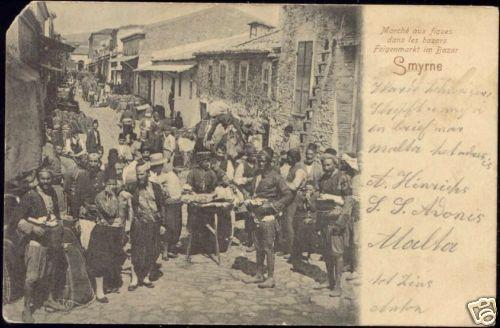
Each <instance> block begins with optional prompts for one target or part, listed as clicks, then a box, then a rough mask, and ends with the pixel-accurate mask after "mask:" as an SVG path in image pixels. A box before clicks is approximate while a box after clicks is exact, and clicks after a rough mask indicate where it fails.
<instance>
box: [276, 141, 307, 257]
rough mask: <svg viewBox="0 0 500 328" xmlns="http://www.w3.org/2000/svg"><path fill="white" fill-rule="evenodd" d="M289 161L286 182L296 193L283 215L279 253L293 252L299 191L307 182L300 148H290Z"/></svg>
mask: <svg viewBox="0 0 500 328" xmlns="http://www.w3.org/2000/svg"><path fill="white" fill-rule="evenodd" d="M287 162H288V164H289V165H290V170H289V172H288V176H287V178H286V184H287V186H288V188H290V189H291V190H292V192H293V194H294V199H293V201H292V203H291V204H290V205H288V207H287V209H286V212H285V215H284V217H283V224H282V227H283V232H284V233H283V240H282V247H283V251H282V252H280V254H279V255H287V254H291V252H292V246H293V242H294V238H295V236H294V233H295V231H294V218H295V212H296V211H297V206H298V204H299V203H300V201H299V199H298V196H297V194H298V191H299V189H301V188H302V187H303V186H304V185H305V182H306V178H307V172H306V170H305V168H304V163H302V162H301V156H300V150H299V149H296V148H294V149H290V150H288V152H287Z"/></svg>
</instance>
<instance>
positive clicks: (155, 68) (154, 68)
mask: <svg viewBox="0 0 500 328" xmlns="http://www.w3.org/2000/svg"><path fill="white" fill-rule="evenodd" d="M194 66H195V65H174V64H163V65H153V64H149V65H146V66H143V67H139V68H137V69H135V70H134V71H135V72H173V73H179V72H184V71H187V70H190V69H191V68H193V67H194Z"/></svg>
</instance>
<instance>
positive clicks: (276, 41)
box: [196, 30, 281, 55]
mask: <svg viewBox="0 0 500 328" xmlns="http://www.w3.org/2000/svg"><path fill="white" fill-rule="evenodd" d="M280 46H281V30H275V31H272V32H270V33H267V34H265V35H262V36H260V37H256V38H254V39H251V40H248V34H246V35H245V39H244V40H243V42H239V43H226V44H225V45H223V46H222V47H219V48H217V47H213V48H210V49H205V50H203V51H199V52H197V53H196V55H217V54H241V53H270V52H273V50H274V49H276V48H279V47H280Z"/></svg>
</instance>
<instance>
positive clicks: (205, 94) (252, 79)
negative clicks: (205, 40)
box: [197, 54, 278, 130]
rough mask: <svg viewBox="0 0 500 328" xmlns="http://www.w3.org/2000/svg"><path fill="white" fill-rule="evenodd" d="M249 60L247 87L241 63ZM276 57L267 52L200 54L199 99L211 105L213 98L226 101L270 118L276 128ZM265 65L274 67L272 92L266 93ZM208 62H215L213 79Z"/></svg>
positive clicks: (244, 112)
mask: <svg viewBox="0 0 500 328" xmlns="http://www.w3.org/2000/svg"><path fill="white" fill-rule="evenodd" d="M242 61H246V62H247V63H248V64H249V69H248V79H247V88H246V91H244V88H243V87H242V86H240V84H239V80H238V79H239V65H240V62H242ZM221 62H222V63H223V64H225V65H226V83H225V85H221V83H220V64H221ZM277 64H278V63H277V61H273V60H272V59H270V58H269V57H267V55H265V54H260V55H255V54H254V55H250V54H248V55H245V56H222V55H217V56H216V55H212V56H200V57H198V76H197V82H198V91H199V97H200V101H202V102H205V103H207V107H208V109H209V108H210V103H211V102H213V101H220V100H222V101H224V102H226V103H227V104H229V105H230V106H231V111H232V112H234V113H236V114H238V115H240V116H245V117H251V118H259V119H263V120H266V121H269V123H270V126H271V130H272V129H274V127H273V124H274V123H273V122H274V113H276V109H277V102H276V92H277V69H278V66H277ZM263 65H269V66H270V67H271V83H270V88H271V90H270V93H269V94H266V92H264V90H263V85H262V74H263ZM209 66H212V83H210V82H209Z"/></svg>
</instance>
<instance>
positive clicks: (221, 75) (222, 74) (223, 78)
mask: <svg viewBox="0 0 500 328" xmlns="http://www.w3.org/2000/svg"><path fill="white" fill-rule="evenodd" d="M219 80H220V81H219V82H220V86H221V87H225V86H226V65H225V64H223V63H221V64H220V72H219Z"/></svg>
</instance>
